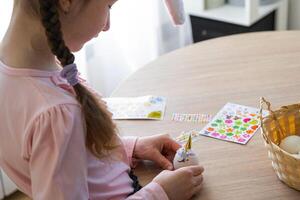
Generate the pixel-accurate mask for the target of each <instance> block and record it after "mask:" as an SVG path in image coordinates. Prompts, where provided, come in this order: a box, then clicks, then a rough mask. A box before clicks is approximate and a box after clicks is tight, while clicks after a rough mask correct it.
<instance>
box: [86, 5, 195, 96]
mask: <svg viewBox="0 0 300 200" xmlns="http://www.w3.org/2000/svg"><path fill="white" fill-rule="evenodd" d="M191 43H192V35H191V27H190V21H189V18H188V17H187V21H186V23H185V24H184V25H183V26H178V27H175V26H174V25H173V24H172V21H171V20H170V18H169V16H168V13H167V12H166V9H165V6H164V4H163V1H162V0H119V1H118V2H116V4H115V5H114V6H113V8H112V10H111V29H110V30H109V31H108V32H104V33H101V34H100V35H99V37H98V38H97V39H94V40H92V41H91V42H90V43H89V44H87V45H86V48H85V51H86V58H87V69H86V71H87V76H88V80H89V82H90V84H91V85H92V86H93V87H94V88H95V89H96V90H98V91H99V92H101V93H102V94H103V95H104V96H109V95H110V94H111V92H112V91H113V90H114V89H115V88H116V86H117V85H118V84H119V83H120V82H121V81H122V80H124V79H125V78H126V77H128V76H129V75H130V74H131V73H133V72H134V71H136V70H137V69H138V68H139V67H141V66H144V65H145V64H147V63H149V62H150V61H152V60H154V59H156V58H157V57H158V56H160V55H162V54H164V53H167V52H169V51H172V50H174V49H177V48H180V47H183V46H186V45H188V44H191Z"/></svg>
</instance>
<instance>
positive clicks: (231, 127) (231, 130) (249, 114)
mask: <svg viewBox="0 0 300 200" xmlns="http://www.w3.org/2000/svg"><path fill="white" fill-rule="evenodd" d="M263 114H264V115H265V114H267V112H266V111H264V113H263ZM259 127H260V124H259V109H256V108H252V107H247V106H242V105H238V104H233V103H227V104H226V105H225V106H224V107H223V108H222V110H220V111H219V113H218V114H217V115H216V116H215V117H214V118H213V120H212V121H211V122H210V123H209V124H208V125H207V126H206V127H205V128H204V129H203V130H201V131H200V134H201V135H204V136H209V137H212V138H216V139H220V140H225V141H230V142H235V143H239V144H247V142H248V141H249V140H250V139H251V138H252V137H253V135H254V134H255V132H256V131H257V129H258V128H259Z"/></svg>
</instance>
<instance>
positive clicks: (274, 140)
mask: <svg viewBox="0 0 300 200" xmlns="http://www.w3.org/2000/svg"><path fill="white" fill-rule="evenodd" d="M264 105H266V106H267V110H268V111H269V115H268V116H266V117H263V116H262V108H263V106H264ZM260 108H261V109H260V113H261V114H260V115H261V133H262V136H263V138H264V140H265V145H266V147H267V149H268V155H269V158H270V159H271V160H272V166H273V168H274V170H275V172H276V174H277V176H278V178H279V179H280V180H281V181H283V182H284V183H286V184H287V185H288V186H290V187H292V188H294V189H296V190H300V157H299V156H295V155H293V154H290V153H288V152H286V151H284V150H283V149H281V148H280V147H279V144H280V142H281V140H282V139H284V138H285V137H287V136H290V135H299V136H300V104H293V105H288V106H283V107H281V108H280V109H279V110H276V111H272V110H271V104H270V103H269V102H268V101H266V100H265V99H264V98H261V106H260Z"/></svg>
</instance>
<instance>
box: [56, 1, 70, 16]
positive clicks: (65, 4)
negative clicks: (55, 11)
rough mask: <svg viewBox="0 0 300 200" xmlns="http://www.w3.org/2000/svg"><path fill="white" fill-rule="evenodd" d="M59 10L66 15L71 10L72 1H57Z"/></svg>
mask: <svg viewBox="0 0 300 200" xmlns="http://www.w3.org/2000/svg"><path fill="white" fill-rule="evenodd" d="M58 3H59V8H60V9H61V10H62V11H63V12H64V13H66V14H67V13H68V12H69V11H70V8H71V4H72V0H58Z"/></svg>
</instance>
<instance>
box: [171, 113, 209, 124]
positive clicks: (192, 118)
mask: <svg viewBox="0 0 300 200" xmlns="http://www.w3.org/2000/svg"><path fill="white" fill-rule="evenodd" d="M211 119H212V116H211V115H208V114H181V113H173V115H172V121H176V122H194V123H208V122H210V121H211Z"/></svg>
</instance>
